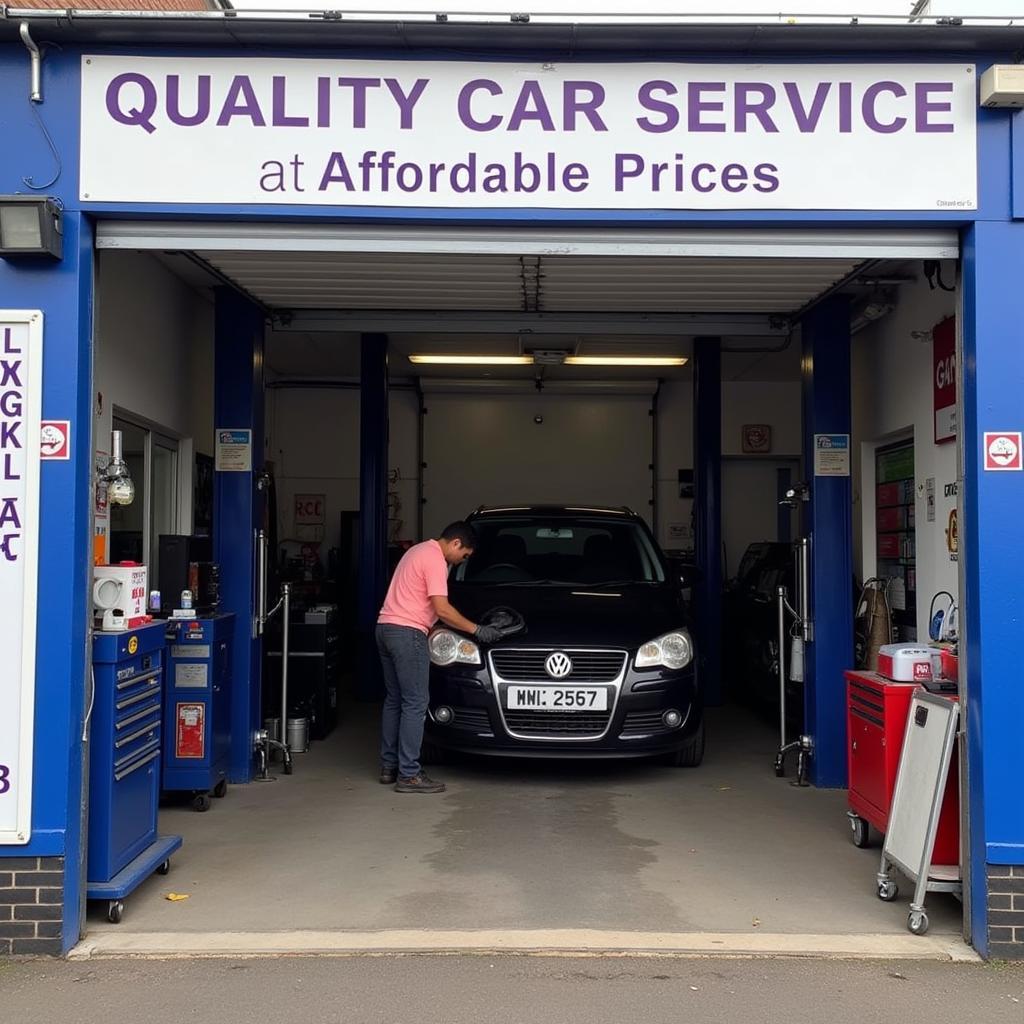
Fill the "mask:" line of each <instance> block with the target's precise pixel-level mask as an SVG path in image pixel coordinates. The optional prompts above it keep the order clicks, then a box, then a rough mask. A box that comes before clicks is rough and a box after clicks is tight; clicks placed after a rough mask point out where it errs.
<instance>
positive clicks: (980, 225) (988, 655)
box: [0, 44, 1024, 952]
mask: <svg viewBox="0 0 1024 1024" xmlns="http://www.w3.org/2000/svg"><path fill="white" fill-rule="evenodd" d="M101 50H102V48H100V47H96V46H90V47H89V51H90V52H101ZM103 52H129V51H126V50H120V51H119V50H115V49H107V50H106V51H103ZM130 52H132V53H135V54H137V53H144V52H146V48H145V47H144V46H142V45H138V46H135V47H132V48H131V50H130ZM161 52H162V53H163V54H168V53H171V52H176V51H167V50H163V51H161ZM180 52H181V55H210V56H212V55H216V54H217V53H218V51H216V50H212V49H211V50H204V51H195V50H189V51H180ZM221 52H223V53H224V55H230V56H238V55H239V51H237V50H236V51H221ZM247 52H249V53H252V52H253V51H247ZM81 53H82V50H81V48H80V47H76V46H71V45H68V46H65V47H64V48H63V49H62V50H55V49H51V50H48V51H47V55H46V59H45V64H44V75H43V84H44V90H45V102H44V103H43V104H42V105H41V106H40V107H38V109H36V110H33V108H32V106H31V105H30V103H29V101H28V98H27V94H28V81H29V79H28V75H29V69H28V60H27V56H26V53H25V51H24V49H23V48H22V47H21V46H20V45H14V44H0V137H2V140H3V145H2V150H0V152H2V154H3V156H2V158H0V193H14V192H26V191H28V190H29V185H35V186H41V185H45V184H46V183H47V182H50V181H51V178H53V179H54V180H53V181H52V183H51V184H49V185H47V186H46V187H45V188H44V189H42V191H43V193H44V194H49V195H53V196H56V197H59V198H60V200H61V201H62V202H63V204H64V232H65V238H64V258H63V260H62V261H60V262H58V263H53V264H48V263H47V264H37V265H31V264H27V263H14V262H8V261H3V260H0V308H39V309H41V310H43V312H44V314H45V319H46V334H45V364H44V397H43V415H44V416H45V417H53V418H59V419H70V420H71V423H72V432H73V441H72V452H73V458H72V460H71V461H69V462H65V463H51V464H49V465H44V467H43V474H42V521H41V532H42V544H41V554H40V571H39V580H40V591H39V602H40V615H39V627H38V630H39V635H38V647H37V650H38V656H37V697H36V707H37V712H36V717H37V724H36V735H35V781H34V795H33V817H32V829H33V834H32V840H31V843H30V845H29V846H28V847H27V848H25V847H17V848H15V847H7V848H3V849H0V866H2V859H3V858H4V857H5V856H14V857H24V856H39V857H63V858H64V865H65V866H64V871H65V884H64V894H65V896H64V899H65V904H64V916H63V935H62V940H61V941H62V945H63V948H64V949H69V948H70V947H71V946H72V945H73V944H74V943H75V941H76V940H77V938H78V936H79V933H80V922H81V912H82V885H81V879H82V877H83V876H82V871H83V858H82V849H83V820H82V818H83V811H82V808H83V801H82V793H83V772H82V765H83V760H84V750H83V743H82V730H83V717H84V714H85V708H86V704H87V699H88V692H87V679H88V672H89V663H88V656H87V621H88V614H89V602H88V579H89V565H90V561H91V538H90V509H91V500H92V497H91V482H90V475H91V465H90V463H91V456H90V453H91V452H92V450H93V447H94V445H93V443H92V441H93V439H92V438H91V429H92V415H91V406H92V392H93V387H92V347H91V330H92V304H93V297H94V296H93V275H92V266H93V231H94V224H95V219H96V218H97V217H99V216H103V215H111V214H116V215H120V216H131V217H138V216H145V217H172V216H188V217H190V218H196V217H207V216H208V217H217V218H221V219H223V218H226V217H227V218H232V217H234V218H250V219H255V220H267V221H270V220H274V219H282V218H287V219H292V220H305V221H317V220H325V219H331V220H334V221H337V220H339V219H345V218H349V219H352V220H358V221H362V222H368V221H369V222H372V221H376V222H392V223H402V222H406V223H408V222H420V223H425V222H443V223H449V224H455V223H461V224H493V223H506V224H519V225H523V224H531V225H542V224H563V225H564V224H569V223H572V224H592V225H603V226H609V225H623V226H628V225H645V226H651V225H658V224H661V225H672V226H677V227H680V226H701V225H704V226H711V225H717V226H722V225H732V226H757V225H762V226H776V227H803V228H806V227H812V226H837V225H842V226H848V227H856V226H870V225H887V226H892V227H910V226H933V227H934V226H947V227H955V228H957V229H959V230H960V231H961V234H962V239H963V246H964V250H963V251H964V261H963V275H964V276H963V281H964V315H963V361H964V373H963V376H962V387H963V408H964V413H965V415H964V422H963V432H962V436H963V447H964V455H963V468H964V488H963V498H962V510H963V512H962V514H963V521H962V523H961V537H962V540H961V544H962V552H963V570H962V571H963V573H964V578H965V593H966V606H965V609H964V632H965V634H966V650H967V664H968V670H967V683H968V687H967V694H966V701H967V727H968V744H967V750H968V765H969V772H970V804H971V808H970V823H971V828H970V843H969V846H970V872H971V873H970V886H971V896H972V900H971V908H972V912H971V920H970V924H971V939H972V941H973V943H974V944H975V946H976V947H977V948H978V949H979V950H981V951H982V952H985V951H986V950H987V943H988V939H987V931H986V925H985V911H986V882H985V878H986V874H985V868H986V865H1014V866H1022V867H1024V801H1022V800H1021V797H1020V780H1021V778H1024V744H1022V743H1021V739H1020V733H1021V728H1022V724H1024V688H1022V687H1021V685H1020V681H1019V676H1020V671H1019V666H1018V661H1019V658H1018V655H1017V646H1018V638H1019V635H1020V630H1021V619H1022V604H1024V596H1022V585H1021V580H1024V544H1022V543H1021V541H1020V537H1019V531H1018V530H1017V529H1016V527H1017V526H1018V524H1019V520H1020V514H1019V510H1020V508H1022V507H1024V473H985V472H984V471H983V470H982V452H981V440H980V436H981V431H983V430H985V429H1000V430H1010V429H1018V430H1019V429H1022V428H1024V407H1022V405H1021V401H1020V396H1021V394H1022V393H1024V346H1022V344H1021V328H1020V324H1021V323H1024V288H1022V287H1021V280H1020V275H1021V272H1022V268H1024V219H1019V220H1018V219H1015V218H1024V120H1022V117H1024V115H1020V114H1017V115H1012V114H1010V113H1008V112H1006V111H989V110H979V111H978V152H979V172H980V176H979V207H978V210H977V211H972V212H970V213H966V212H963V211H961V212H936V211H922V212H920V213H898V214H892V213H887V212H877V211H875V212H872V211H868V212H849V211H842V210H839V211H819V212H801V213H789V212H735V211H734V212H720V213H718V212H702V213H688V212H682V213H673V212H667V211H660V210H652V211H649V212H644V211H641V212H625V213H622V212H618V213H611V212H602V211H582V212H570V211H563V212H552V211H530V210H517V211H507V212H489V211H487V212H485V211H479V210H451V211H443V212H439V211H436V210H426V209H423V210H400V211H396V210H387V209H378V208H360V209H355V210H345V209H343V208H339V207H325V208H311V207H305V208H293V207H287V206H261V207H253V206H238V207H223V206H196V207H189V206H152V205H150V206H145V205H139V206H121V205H118V206H112V205H90V204H88V203H83V202H80V201H79V199H78V195H79V189H78V168H77V153H78V147H79V60H80V57H81ZM266 55H270V56H317V55H321V54H318V53H317V52H315V51H307V50H303V51H291V52H288V53H284V52H280V51H278V52H274V53H269V52H268V53H267V54H266ZM344 55H345V53H344V51H339V50H332V51H330V53H329V56H331V57H333V58H336V57H339V56H344ZM358 55H359V56H360V57H363V58H367V57H374V56H377V57H382V58H383V57H387V58H389V59H394V58H395V57H396V56H400V57H403V58H410V59H426V58H434V59H443V58H444V57H445V56H446V55H445V54H444V53H419V54H417V53H410V52H408V51H405V52H403V53H401V54H397V55H396V54H395V53H383V52H381V53H376V52H366V51H361V52H359V54H358ZM449 56H450V55H449ZM536 56H538V57H541V58H542V57H543V56H544V55H542V54H539V55H536ZM635 56H636V57H637V58H638V59H639V58H641V57H642V56H643V55H635ZM629 57H630V55H629V54H622V55H616V59H618V60H627V59H629ZM662 57H663V59H671V58H669V57H665V56H664V55H662ZM458 58H459V59H463V60H465V59H471V55H469V54H466V53H459V54H458ZM252 59H253V60H258V59H259V57H258V56H257V55H254V56H253V57H252ZM483 59H494V58H493V57H492V56H488V57H484V58H483ZM520 59H523V58H522V57H520ZM526 59H528V56H527V57H526ZM675 59H680V60H681V59H691V57H690V55H687V54H683V53H680V54H678V55H675ZM695 59H697V60H700V59H704V60H707V59H708V58H707V55H706V54H705V55H703V57H701V56H698V57H696V58H695ZM714 59H715V60H722V61H725V60H728V59H729V57H728V55H727V54H716V56H715V58H714ZM740 59H745V58H742V57H741V58H740ZM774 59H785V60H786V61H787V62H795V61H798V60H809V59H811V58H808V57H807V55H806V54H805V55H802V56H800V57H788V58H774ZM939 59H942V60H944V61H945V60H949V59H956V56H955V55H953V56H951V55H949V54H943V55H942V57H941V58H939ZM960 59H963V60H965V61H967V62H969V63H973V64H976V65H977V66H978V70H979V74H980V72H981V70H983V68H984V67H986V66H987V65H988V64H990V63H993V62H996V61H1000V62H1011V61H1012V60H1013V55H1012V54H1009V53H1007V54H990V55H987V56H979V55H978V54H977V53H973V54H969V55H968V54H963V55H961V56H960ZM813 60H814V61H815V62H823V61H833V60H835V61H842V60H856V61H857V62H858V63H864V62H876V63H879V64H884V63H886V62H916V61H919V60H921V57H920V56H915V55H913V54H892V53H887V54H885V55H876V56H874V57H873V56H872V55H871V54H867V53H858V54H856V56H855V57H851V56H850V55H849V54H828V53H816V54H814V57H813ZM36 114H38V115H39V116H40V117H41V118H42V120H43V122H45V124H46V127H47V129H48V131H49V132H50V134H51V135H52V138H53V140H54V143H55V146H56V149H57V151H58V153H59V158H58V157H56V156H55V154H54V153H53V152H52V151H51V149H50V146H49V145H48V143H47V141H46V138H45V136H44V134H43V131H42V130H41V126H40V123H39V122H38V121H37V118H36ZM58 172H59V173H58ZM25 179H28V180H27V181H26V180H25ZM236 301H237V300H235V299H234V298H229V297H228V296H225V297H224V299H223V304H222V303H221V302H219V303H218V314H220V313H221V312H222V311H223V313H224V315H223V316H220V315H218V336H217V367H218V371H217V374H218V379H217V382H216V388H217V411H216V417H217V420H216V426H229V427H233V428H237V427H241V426H247V425H251V427H252V429H253V431H254V440H257V443H256V444H255V445H254V461H255V462H257V464H258V459H259V456H260V452H261V449H262V446H261V444H259V443H258V439H260V438H262V418H261V409H262V403H261V401H260V396H261V391H262V383H261V372H262V363H261V351H260V345H261V341H260V339H261V337H262V332H261V330H260V329H258V324H257V320H258V319H259V318H258V316H257V314H256V312H254V311H253V309H252V308H248V309H244V310H234V311H233V313H232V315H230V316H229V315H228V313H229V309H228V307H229V306H230V305H231V303H233V302H236ZM841 320H842V313H841V311H839V310H836V309H834V308H832V307H829V308H826V309H822V310H821V311H820V312H819V313H817V314H816V316H815V318H814V320H813V321H812V323H811V324H810V325H809V326H810V327H811V330H810V332H809V336H810V341H809V344H810V346H811V348H812V352H813V356H814V359H815V364H816V365H815V368H814V373H813V375H812V377H811V378H810V383H811V384H813V388H812V391H813V394H811V404H810V406H809V413H810V416H811V422H813V424H815V427H814V429H815V430H817V429H818V428H817V426H816V425H817V424H818V423H821V424H822V429H827V430H828V431H829V432H833V431H834V432H843V430H844V428H843V427H842V425H841V421H842V420H843V419H844V417H843V415H840V413H841V410H839V411H836V410H831V411H830V410H829V409H828V408H827V406H826V403H825V402H824V401H823V398H824V397H825V396H826V395H827V394H832V395H833V396H835V397H837V398H840V399H842V392H843V391H844V389H845V393H846V396H845V399H842V400H845V401H846V402H847V407H846V413H845V421H846V422H848V383H849V382H848V379H847V380H846V381H845V383H844V381H843V380H842V379H841V376H840V375H838V364H837V363H836V362H834V357H833V356H829V355H827V350H828V346H827V344H825V342H826V340H827V336H828V335H829V334H830V333H831V332H835V331H839V332H840V333H841V323H840V321H841ZM259 323H260V326H261V323H262V321H260V322H259ZM819 339H820V340H821V342H822V343H821V344H820V345H819V343H818V342H819ZM823 362H825V363H827V364H829V365H827V366H823ZM822 372H823V373H824V374H825V375H826V376H827V379H828V383H827V385H822V386H824V387H825V388H826V389H827V390H826V391H825V392H824V393H822V392H819V391H817V390H815V389H816V388H817V387H818V386H819V385H820V384H821V381H822V379H823V378H822V376H820V373H822ZM228 420H230V421H231V422H228ZM846 429H848V428H846ZM812 432H813V431H812ZM819 432H820V431H819ZM805 456H807V457H808V458H812V453H811V452H809V451H805ZM236 476H237V477H238V479H237V480H231V481H224V480H221V481H220V482H219V483H218V497H217V501H218V519H219V521H220V523H221V524H222V532H221V534H220V536H219V539H218V555H219V558H220V560H221V562H222V564H223V566H224V573H225V578H226V579H227V580H232V579H233V580H234V582H232V583H230V584H228V586H227V587H226V588H225V589H226V591H228V592H227V594H226V597H227V605H228V609H227V610H230V611H234V612H236V613H237V615H238V618H237V620H236V621H237V628H238V631H239V632H238V635H237V636H236V641H237V642H236V665H235V670H236V676H238V677H239V678H242V679H245V680H249V679H253V678H255V675H254V674H255V673H257V672H258V666H257V665H256V654H257V647H256V646H255V645H254V644H253V643H251V642H247V638H248V637H249V624H250V620H251V614H252V601H253V580H252V560H251V532H252V530H253V529H255V528H256V526H257V525H258V524H259V523H260V522H261V519H262V506H261V499H259V498H258V497H257V496H256V492H255V490H254V487H253V481H252V480H251V479H250V478H248V475H247V474H237V475H236ZM833 483H834V482H833V481H830V482H829V484H828V485H827V486H826V487H824V488H822V489H821V490H820V491H818V493H817V494H816V495H815V501H814V502H813V505H812V510H811V515H812V516H813V520H814V522H815V525H816V526H817V528H818V529H820V530H822V531H823V534H822V536H825V537H828V538H830V540H834V541H835V542H836V543H839V542H840V541H841V542H842V544H843V545H844V550H846V551H847V559H846V561H845V562H843V568H844V572H845V575H846V578H844V579H842V580H839V579H836V580H835V581H834V583H835V586H833V585H832V583H830V582H829V581H827V580H826V579H825V577H824V572H823V570H824V568H825V566H823V565H821V564H818V565H817V566H816V569H815V588H816V592H818V594H819V597H824V596H825V594H826V592H827V594H828V600H827V606H826V607H820V608H819V611H818V615H817V621H816V627H817V631H818V637H819V643H820V638H822V637H823V636H829V635H835V636H837V637H838V636H839V634H840V632H841V631H842V630H843V629H845V628H847V626H848V616H849V602H850V595H849V592H848V591H849V586H848V583H847V581H848V578H849V559H848V545H849V536H848V531H849V520H848V514H849V513H848V507H847V519H846V521H845V522H843V521H841V520H840V519H837V520H831V519H829V511H828V510H829V509H834V508H836V507H837V506H838V503H841V502H842V501H843V500H846V501H847V502H848V495H849V491H848V484H847V490H846V492H845V497H844V494H843V493H841V491H842V488H841V487H838V488H834V487H833V486H832V484H833ZM229 516H230V517H237V524H238V529H236V530H234V531H232V532H231V533H230V534H227V533H225V532H223V523H224V521H225V518H227V517H229ZM844 533H845V534H846V536H841V535H842V534H844ZM817 548H818V553H819V556H820V552H821V549H822V537H821V536H819V539H818V545H817ZM840 589H844V590H845V596H843V595H842V594H840V593H839V591H840ZM839 660H840V661H841V660H842V659H839ZM837 664H838V662H837ZM835 668H836V665H833V664H832V663H831V662H828V661H825V660H821V661H816V662H815V664H814V667H813V669H812V672H813V673H814V674H815V688H814V697H813V698H812V702H811V705H810V707H809V709H808V710H809V711H810V712H811V716H810V720H814V719H815V718H816V719H818V720H819V723H820V724H819V727H820V728H825V725H824V723H825V720H826V718H831V715H832V714H834V711H835V709H836V708H837V707H838V706H839V703H840V700H841V698H840V696H839V695H840V694H841V690H842V680H841V676H840V675H839V674H838V673H837V672H835ZM258 711H259V709H258V707H256V705H255V698H253V699H252V701H251V702H250V703H249V704H247V705H246V706H245V707H244V708H241V709H239V710H238V711H237V714H236V719H235V725H236V728H241V727H252V726H255V724H257V722H258ZM826 712H827V713H826ZM833 726H834V722H833ZM832 731H833V733H834V736H833V738H834V739H835V740H837V741H838V740H839V739H840V737H839V735H838V733H836V732H835V729H834V728H833V730H832ZM239 742H240V743H241V744H243V745H242V746H236V748H235V750H234V751H233V760H232V776H233V778H238V779H244V778H246V777H248V772H249V767H248V763H247V760H246V759H247V757H248V750H247V748H248V736H246V737H245V738H244V740H242V741H239ZM817 770H818V771H819V778H818V781H819V782H821V783H823V784H826V785H839V784H841V783H842V781H843V779H842V775H841V768H840V767H839V765H838V764H837V763H836V762H834V760H833V756H832V755H829V757H828V759H823V760H822V761H821V764H820V765H819V767H818V768H817Z"/></svg>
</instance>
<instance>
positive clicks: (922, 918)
mask: <svg viewBox="0 0 1024 1024" xmlns="http://www.w3.org/2000/svg"><path fill="white" fill-rule="evenodd" d="M907 927H908V928H909V929H910V930H911V931H912V932H913V933H914V934H915V935H924V933H925V932H926V931H928V915H927V914H926V913H925V912H924V911H923V910H912V911H911V912H910V913H909V914H908V915H907Z"/></svg>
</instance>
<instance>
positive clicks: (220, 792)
mask: <svg viewBox="0 0 1024 1024" xmlns="http://www.w3.org/2000/svg"><path fill="white" fill-rule="evenodd" d="M213 795H214V796H215V797H216V798H217V799H218V800H223V799H224V797H226V796H227V795H228V780H227V779H221V780H220V782H218V783H217V785H216V786H214V787H213Z"/></svg>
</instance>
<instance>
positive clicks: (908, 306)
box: [853, 263, 958, 639]
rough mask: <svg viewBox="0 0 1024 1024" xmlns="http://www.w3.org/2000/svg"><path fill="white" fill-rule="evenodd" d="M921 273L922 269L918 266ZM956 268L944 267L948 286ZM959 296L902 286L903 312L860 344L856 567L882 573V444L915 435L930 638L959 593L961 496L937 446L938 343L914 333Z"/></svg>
mask: <svg viewBox="0 0 1024 1024" xmlns="http://www.w3.org/2000/svg"><path fill="white" fill-rule="evenodd" d="M914 270H915V271H919V266H915V267H914ZM954 274H955V266H954V265H953V264H952V263H943V264H942V276H943V279H944V281H945V282H946V283H947V284H948V283H951V282H952V281H953V280H954ZM955 298H956V297H955V295H954V294H953V293H952V292H946V291H941V290H938V289H936V290H935V291H931V290H930V289H929V287H928V284H927V282H926V281H925V280H924V279H923V278H918V279H916V280H915V281H914V283H913V284H905V285H901V286H900V289H899V301H898V303H897V306H896V309H895V310H894V311H893V312H892V313H891V314H889V315H888V316H887V317H885V318H884V319H882V320H879V321H877V322H876V323H875V324H873V325H872V326H870V327H867V328H865V329H864V330H863V331H861V332H860V333H859V334H857V335H856V336H855V337H854V339H853V454H854V459H853V461H854V468H853V474H854V476H853V488H854V545H855V550H854V557H855V561H854V568H855V571H856V573H857V576H858V577H859V578H862V579H867V578H869V577H871V576H873V575H874V573H875V567H876V560H875V540H876V537H875V515H874V513H875V506H874V486H875V464H874V452H875V449H876V448H877V447H878V446H879V445H880V444H887V443H889V442H891V441H893V440H896V439H898V438H900V437H911V436H912V437H913V438H914V473H915V489H916V501H915V510H914V511H915V521H916V532H917V631H918V637H919V638H920V639H927V636H928V606H929V604H930V602H931V599H932V595H933V594H935V593H936V592H937V591H939V590H948V591H949V592H950V593H953V594H956V593H957V588H958V578H957V565H956V563H955V562H954V561H952V560H951V559H950V555H949V551H948V550H947V548H946V526H947V522H948V517H949V511H950V509H952V508H955V506H956V498H955V497H954V496H947V495H946V494H945V490H946V486H947V485H948V484H954V483H956V482H957V452H956V448H957V446H956V444H955V443H953V442H950V443H947V444H941V445H937V444H935V441H934V426H933V422H934V419H933V417H934V414H933V390H932V376H933V365H932V343H931V340H930V339H928V338H925V339H924V340H922V339H919V338H915V337H914V336H913V334H912V332H928V331H930V330H931V329H932V328H933V327H934V326H935V325H936V324H937V323H939V322H940V321H941V320H944V319H945V318H946V317H947V316H950V315H952V314H953V313H954V311H955V308H956V302H955ZM929 478H934V480H935V504H936V508H935V520H934V522H928V517H927V494H926V489H925V481H926V480H928V479H929Z"/></svg>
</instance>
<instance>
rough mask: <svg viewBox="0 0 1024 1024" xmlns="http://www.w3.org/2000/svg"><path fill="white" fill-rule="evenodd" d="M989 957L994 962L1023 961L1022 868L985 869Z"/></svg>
mask: <svg viewBox="0 0 1024 1024" xmlns="http://www.w3.org/2000/svg"><path fill="white" fill-rule="evenodd" d="M987 873H988V953H989V956H990V957H992V958H993V959H994V960H1024V867H1015V868H1010V867H1000V866H999V865H996V864H989V865H988V869H987Z"/></svg>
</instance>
